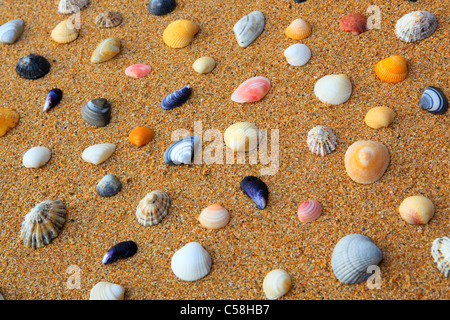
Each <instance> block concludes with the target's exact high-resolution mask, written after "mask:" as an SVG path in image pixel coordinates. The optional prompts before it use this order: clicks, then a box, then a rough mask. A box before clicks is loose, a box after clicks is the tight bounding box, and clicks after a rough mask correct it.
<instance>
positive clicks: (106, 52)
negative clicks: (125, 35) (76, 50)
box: [91, 38, 120, 63]
mask: <svg viewBox="0 0 450 320" xmlns="http://www.w3.org/2000/svg"><path fill="white" fill-rule="evenodd" d="M119 52H120V39H119V38H108V39H105V40H103V41H102V42H100V44H99V45H98V46H97V48H96V49H95V50H94V52H93V53H92V56H91V62H92V63H101V62H105V61H108V60H110V59H112V58H114V57H115V56H116V55H118V54H119Z"/></svg>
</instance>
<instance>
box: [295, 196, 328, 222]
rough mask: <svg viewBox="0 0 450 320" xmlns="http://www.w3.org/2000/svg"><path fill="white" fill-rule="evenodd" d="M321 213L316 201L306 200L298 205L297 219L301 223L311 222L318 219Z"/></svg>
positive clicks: (318, 203)
mask: <svg viewBox="0 0 450 320" xmlns="http://www.w3.org/2000/svg"><path fill="white" fill-rule="evenodd" d="M321 213H322V205H321V204H320V202H319V201H316V200H307V201H303V202H301V203H299V205H298V208H297V217H298V220H300V221H301V222H311V221H314V220H316V219H317V218H319V216H320V214H321Z"/></svg>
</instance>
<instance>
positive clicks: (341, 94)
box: [314, 74, 352, 105]
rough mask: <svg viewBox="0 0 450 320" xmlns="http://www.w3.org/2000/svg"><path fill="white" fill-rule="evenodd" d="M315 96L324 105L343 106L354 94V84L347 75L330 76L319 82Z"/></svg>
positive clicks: (315, 88)
mask: <svg viewBox="0 0 450 320" xmlns="http://www.w3.org/2000/svg"><path fill="white" fill-rule="evenodd" d="M314 94H315V95H316V97H317V98H318V99H319V100H320V101H322V102H323V103H328V104H332V105H338V104H342V103H344V102H346V101H347V100H348V99H349V98H350V96H351V94H352V83H351V82H350V79H349V77H348V76H347V75H345V74H330V75H327V76H324V77H322V78H320V79H319V80H317V82H316V84H315V85H314Z"/></svg>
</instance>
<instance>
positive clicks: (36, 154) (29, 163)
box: [22, 146, 52, 169]
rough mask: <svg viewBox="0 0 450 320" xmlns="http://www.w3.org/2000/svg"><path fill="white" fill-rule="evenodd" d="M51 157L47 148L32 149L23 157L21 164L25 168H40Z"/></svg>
mask: <svg viewBox="0 0 450 320" xmlns="http://www.w3.org/2000/svg"><path fill="white" fill-rule="evenodd" d="M51 156H52V153H51V151H50V149H48V148H47V147H41V146H39V147H33V148H31V149H28V150H27V152H25V154H24V155H23V158H22V164H23V166H24V167H25V168H36V169H37V168H40V167H42V166H43V165H45V164H46V163H47V162H48V161H49V160H50V157H51Z"/></svg>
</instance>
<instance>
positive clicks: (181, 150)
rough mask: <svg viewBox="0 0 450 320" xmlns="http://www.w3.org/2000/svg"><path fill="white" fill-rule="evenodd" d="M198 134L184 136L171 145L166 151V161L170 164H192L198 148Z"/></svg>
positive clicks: (164, 157)
mask: <svg viewBox="0 0 450 320" xmlns="http://www.w3.org/2000/svg"><path fill="white" fill-rule="evenodd" d="M199 143H200V140H199V138H198V137H197V136H195V135H194V136H188V137H184V138H182V139H180V140H178V141H177V142H174V143H173V144H172V145H170V147H169V148H167V150H166V151H165V152H164V156H163V159H164V162H165V163H167V164H170V165H179V164H191V163H192V160H193V159H194V157H195V154H196V152H197V150H198V146H199Z"/></svg>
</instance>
